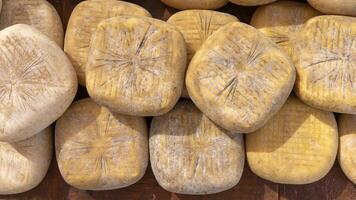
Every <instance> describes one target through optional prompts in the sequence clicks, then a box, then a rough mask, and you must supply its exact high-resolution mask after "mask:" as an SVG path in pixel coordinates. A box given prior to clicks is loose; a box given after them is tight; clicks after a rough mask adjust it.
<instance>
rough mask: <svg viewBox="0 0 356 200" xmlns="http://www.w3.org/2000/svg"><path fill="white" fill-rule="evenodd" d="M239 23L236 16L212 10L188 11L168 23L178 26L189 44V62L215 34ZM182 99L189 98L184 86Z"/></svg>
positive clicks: (175, 16) (171, 18) (177, 14)
mask: <svg viewBox="0 0 356 200" xmlns="http://www.w3.org/2000/svg"><path fill="white" fill-rule="evenodd" d="M236 21H239V20H238V19H237V18H236V17H235V16H233V15H230V14H226V13H222V12H217V11H211V10H186V11H181V12H178V13H176V14H174V15H172V16H171V17H170V18H169V19H168V21H167V22H168V23H170V24H172V25H174V26H176V27H177V28H178V30H179V31H180V32H181V33H182V34H183V37H184V40H185V42H186V44H187V62H188V63H190V60H191V59H192V57H193V56H194V54H195V52H196V51H197V50H198V49H199V47H200V46H201V45H202V44H203V42H204V41H205V40H206V39H207V38H208V37H209V36H210V35H211V34H213V32H215V31H216V30H218V29H219V28H220V27H222V26H224V25H225V24H228V23H231V22H236ZM182 97H184V98H189V94H188V91H187V88H186V87H185V86H184V87H183V91H182Z"/></svg>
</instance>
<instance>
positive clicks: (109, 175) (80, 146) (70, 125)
mask: <svg viewBox="0 0 356 200" xmlns="http://www.w3.org/2000/svg"><path fill="white" fill-rule="evenodd" d="M55 136H56V138H55V141H56V156H57V162H58V166H59V170H60V172H61V174H62V176H63V178H64V180H65V181H66V182H67V183H68V184H70V185H72V186H74V187H76V188H79V189H83V190H111V189H117V188H122V187H126V186H129V185H131V184H134V183H135V182H137V181H138V180H139V179H141V177H142V176H143V175H144V173H145V171H146V167H147V163H148V137H147V126H146V121H145V119H144V118H140V117H131V116H125V115H120V114H114V113H112V112H110V111H109V110H108V109H107V108H105V107H102V106H99V105H97V104H96V103H94V102H93V101H92V100H90V99H84V100H80V101H77V102H75V103H74V104H73V105H72V106H71V107H70V108H69V109H68V110H67V111H66V113H65V114H64V115H63V116H62V117H61V118H60V119H59V120H58V121H57V124H56V135H55Z"/></svg>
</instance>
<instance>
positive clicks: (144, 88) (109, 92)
mask: <svg viewBox="0 0 356 200" xmlns="http://www.w3.org/2000/svg"><path fill="white" fill-rule="evenodd" d="M185 68H186V49H185V43H184V39H183V36H182V34H181V33H180V32H179V31H178V30H176V29H175V27H173V26H171V25H169V24H168V23H166V22H163V21H160V20H157V19H152V18H147V17H116V18H111V19H107V20H104V21H102V22H101V23H100V24H99V25H98V28H97V30H96V31H95V33H94V35H93V37H92V42H91V45H90V52H89V59H88V64H87V68H86V73H87V80H86V81H87V89H88V92H89V95H90V96H91V97H92V98H93V99H94V100H95V101H96V102H97V103H99V104H101V105H104V106H107V107H109V108H110V109H111V110H112V111H113V112H117V113H122V114H127V115H134V116H156V115H161V114H164V113H166V112H168V111H169V110H171V109H172V108H173V106H174V105H175V104H176V102H177V101H178V99H179V97H180V96H181V92H182V87H183V82H184V73H185Z"/></svg>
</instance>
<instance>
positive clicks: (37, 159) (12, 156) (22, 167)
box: [0, 127, 53, 195]
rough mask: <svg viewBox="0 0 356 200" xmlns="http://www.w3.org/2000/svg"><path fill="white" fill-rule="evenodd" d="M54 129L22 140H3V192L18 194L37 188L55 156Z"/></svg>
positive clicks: (0, 173)
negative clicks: (10, 141)
mask: <svg viewBox="0 0 356 200" xmlns="http://www.w3.org/2000/svg"><path fill="white" fill-rule="evenodd" d="M52 140H53V138H52V128H51V127H49V128H46V129H45V130H43V131H41V132H40V133H38V134H36V135H34V136H32V137H30V138H28V139H26V140H22V141H19V142H14V143H7V142H0V185H1V187H0V194H2V195H3V194H16V193H21V192H26V191H28V190H30V189H32V188H34V187H36V186H37V185H38V184H39V183H40V182H41V181H42V180H43V178H44V177H45V175H46V173H47V170H48V168H49V165H50V163H51V159H52V153H53V152H52V150H53V149H52V146H53V144H52Z"/></svg>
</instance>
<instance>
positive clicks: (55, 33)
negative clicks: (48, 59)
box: [0, 0, 64, 48]
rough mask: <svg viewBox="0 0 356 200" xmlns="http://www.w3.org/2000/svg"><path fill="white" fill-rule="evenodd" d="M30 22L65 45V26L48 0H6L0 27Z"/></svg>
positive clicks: (58, 42) (61, 45)
mask: <svg viewBox="0 0 356 200" xmlns="http://www.w3.org/2000/svg"><path fill="white" fill-rule="evenodd" d="M15 24H28V25H31V26H33V27H34V28H36V29H37V30H39V31H41V32H42V33H43V34H45V35H46V36H47V37H49V38H50V39H51V40H53V41H55V42H56V43H57V44H58V45H59V46H60V47H61V48H62V47H63V35H64V33H63V26H62V22H61V18H60V17H59V15H58V13H57V11H56V9H55V8H54V7H53V6H52V4H50V3H49V2H47V1H46V0H4V3H3V5H2V11H1V15H0V29H4V28H6V27H9V26H12V25H15Z"/></svg>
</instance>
